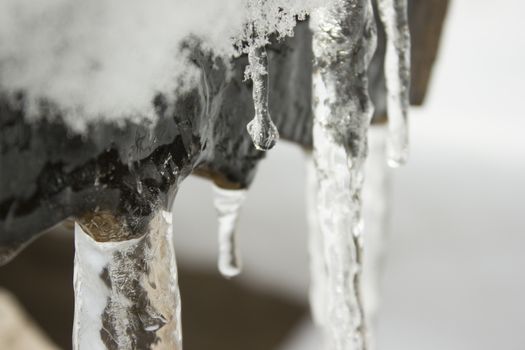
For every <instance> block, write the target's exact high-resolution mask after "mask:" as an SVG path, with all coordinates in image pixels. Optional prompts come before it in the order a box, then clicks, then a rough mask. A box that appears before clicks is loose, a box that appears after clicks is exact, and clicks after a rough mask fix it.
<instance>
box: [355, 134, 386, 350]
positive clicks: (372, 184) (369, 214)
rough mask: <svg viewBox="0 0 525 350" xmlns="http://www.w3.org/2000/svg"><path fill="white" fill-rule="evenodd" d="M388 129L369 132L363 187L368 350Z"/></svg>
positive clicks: (381, 241)
mask: <svg viewBox="0 0 525 350" xmlns="http://www.w3.org/2000/svg"><path fill="white" fill-rule="evenodd" d="M386 131H387V130H386V127H385V125H372V126H371V127H370V129H369V132H368V144H369V150H368V158H367V160H366V163H365V173H366V181H365V183H364V186H363V217H364V219H365V222H366V225H365V232H364V236H365V237H366V239H365V240H364V248H363V249H364V251H365V254H364V256H363V258H364V262H363V283H361V287H362V295H363V304H364V310H365V314H366V316H367V330H368V347H369V349H373V348H374V346H373V345H374V335H375V333H376V332H375V330H376V328H377V310H378V306H379V299H380V293H379V290H380V288H379V285H380V283H379V281H380V277H381V272H382V267H383V259H384V246H385V240H386V236H387V221H388V213H389V202H390V201H389V197H390V196H389V195H390V176H389V175H390V169H389V168H388V166H387V162H386V152H385V151H386V147H385V140H386V136H387V132H386Z"/></svg>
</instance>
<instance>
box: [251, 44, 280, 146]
mask: <svg viewBox="0 0 525 350" xmlns="http://www.w3.org/2000/svg"><path fill="white" fill-rule="evenodd" d="M248 61H249V63H250V65H249V66H248V68H247V69H246V77H247V78H250V79H251V80H252V82H253V89H252V94H253V103H254V110H255V116H254V117H253V119H252V121H250V122H249V123H248V125H247V126H246V128H247V130H248V133H249V134H250V136H251V138H252V140H253V144H254V145H255V147H256V148H257V149H259V150H261V151H266V150H269V149H270V148H272V147H273V146H274V145H275V143H276V142H277V139H278V138H279V131H278V130H277V127H276V126H275V124H274V123H273V121H272V119H271V117H270V112H269V110H268V56H267V54H266V49H264V48H256V47H252V48H250V51H249V52H248Z"/></svg>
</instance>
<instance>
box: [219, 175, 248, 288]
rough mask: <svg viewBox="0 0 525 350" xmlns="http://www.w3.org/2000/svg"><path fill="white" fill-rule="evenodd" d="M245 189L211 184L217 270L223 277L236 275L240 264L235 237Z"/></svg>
mask: <svg viewBox="0 0 525 350" xmlns="http://www.w3.org/2000/svg"><path fill="white" fill-rule="evenodd" d="M245 198H246V190H228V189H224V188H220V187H217V186H216V185H214V186H213V204H214V206H215V210H216V211H217V221H218V238H219V239H218V241H219V249H218V250H219V258H218V267H219V271H220V272H221V274H222V275H223V276H224V277H227V278H230V277H234V276H237V275H238V274H239V273H240V272H241V268H242V264H241V257H240V252H239V247H238V243H237V241H238V239H237V220H238V217H239V210H240V209H241V206H242V204H243V202H244V199H245Z"/></svg>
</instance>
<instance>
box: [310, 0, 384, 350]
mask: <svg viewBox="0 0 525 350" xmlns="http://www.w3.org/2000/svg"><path fill="white" fill-rule="evenodd" d="M310 23H311V27H312V31H313V53H314V69H313V72H314V73H313V111H314V124H313V140H314V163H315V168H316V178H317V195H316V201H317V214H318V222H319V229H320V232H321V235H322V241H323V257H324V265H325V268H326V292H325V295H324V298H325V303H326V305H325V310H326V311H325V312H326V313H325V314H324V315H322V320H321V321H322V322H323V323H324V325H323V328H324V330H325V338H326V342H327V349H330V350H364V349H366V348H367V345H366V339H367V337H366V321H365V315H364V312H363V301H362V295H361V270H362V258H363V255H362V245H363V243H362V232H363V220H362V215H361V212H362V202H361V190H362V186H363V180H364V174H363V170H364V169H363V167H364V162H365V159H366V154H367V130H368V126H369V124H370V120H371V117H372V112H373V107H372V104H371V101H370V98H369V96H368V81H367V70H368V65H369V63H370V60H371V57H372V55H373V53H374V50H375V45H376V27H375V22H374V17H373V12H372V6H371V3H370V1H369V0H336V1H334V2H333V3H332V4H330V3H328V4H327V5H326V6H324V7H322V8H319V9H317V10H316V11H314V12H313V13H312V16H311V22H310Z"/></svg>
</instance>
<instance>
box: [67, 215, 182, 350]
mask: <svg viewBox="0 0 525 350" xmlns="http://www.w3.org/2000/svg"><path fill="white" fill-rule="evenodd" d="M171 220H172V218H171V213H170V212H167V211H165V210H162V209H160V210H158V211H157V212H156V213H155V214H154V216H153V218H152V220H151V221H150V223H149V226H148V229H147V232H146V233H145V234H144V235H143V236H141V237H139V238H134V239H129V240H124V241H96V240H95V239H94V238H93V237H92V236H91V234H89V230H88V229H87V228H85V227H83V226H82V225H81V224H79V223H76V224H75V250H76V251H75V270H74V289H75V319H74V325H73V349H75V350H105V349H152V350H154V349H159V350H160V349H173V350H182V330H181V318H180V313H181V302H180V292H179V287H178V281H177V267H176V263H175V253H174V247H173V234H172V223H171ZM114 223H115V221H114V220H108V221H107V222H106V224H107V225H106V226H99V228H101V229H114V227H113V228H112V227H111V225H113V224H114Z"/></svg>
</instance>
